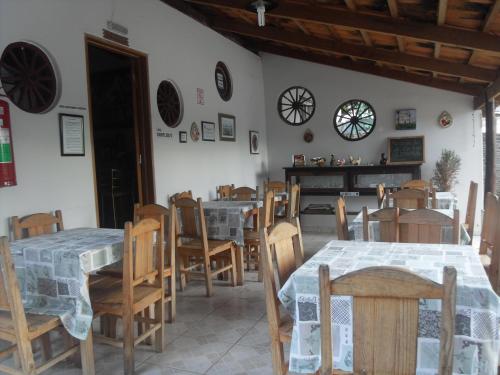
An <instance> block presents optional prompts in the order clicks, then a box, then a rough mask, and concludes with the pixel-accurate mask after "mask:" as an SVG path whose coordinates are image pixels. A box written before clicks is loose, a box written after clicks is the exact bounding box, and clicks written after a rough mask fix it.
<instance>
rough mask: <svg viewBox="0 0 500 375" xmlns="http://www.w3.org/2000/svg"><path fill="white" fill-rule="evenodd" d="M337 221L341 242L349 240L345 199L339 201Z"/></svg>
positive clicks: (336, 214) (336, 213)
mask: <svg viewBox="0 0 500 375" xmlns="http://www.w3.org/2000/svg"><path fill="white" fill-rule="evenodd" d="M335 217H336V219H337V237H338V239H339V240H344V241H347V240H349V224H348V222H347V211H346V208H345V201H344V198H338V199H337V207H336V211H335Z"/></svg>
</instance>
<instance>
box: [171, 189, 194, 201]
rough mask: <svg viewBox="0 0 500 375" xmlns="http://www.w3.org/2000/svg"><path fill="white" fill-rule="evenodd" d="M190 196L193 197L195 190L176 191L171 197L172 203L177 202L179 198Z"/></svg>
mask: <svg viewBox="0 0 500 375" xmlns="http://www.w3.org/2000/svg"><path fill="white" fill-rule="evenodd" d="M183 198H190V199H193V192H192V191H191V190H187V191H182V192H180V193H175V194H174V195H172V196H171V197H170V203H173V202H175V201H176V200H177V199H183Z"/></svg>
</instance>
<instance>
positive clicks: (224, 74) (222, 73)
mask: <svg viewBox="0 0 500 375" xmlns="http://www.w3.org/2000/svg"><path fill="white" fill-rule="evenodd" d="M215 87H217V91H218V92H219V95H220V97H221V99H222V100H224V101H225V102H227V101H228V100H229V99H231V96H233V82H232V80H231V75H230V74H229V70H228V69H227V66H226V64H224V63H223V62H222V61H219V62H218V63H217V65H216V66H215Z"/></svg>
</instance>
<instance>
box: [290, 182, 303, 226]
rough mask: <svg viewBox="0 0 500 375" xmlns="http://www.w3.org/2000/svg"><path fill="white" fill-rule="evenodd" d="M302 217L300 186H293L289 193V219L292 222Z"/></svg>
mask: <svg viewBox="0 0 500 375" xmlns="http://www.w3.org/2000/svg"><path fill="white" fill-rule="evenodd" d="M299 215H300V185H299V184H293V185H292V186H290V189H289V192H288V212H287V219H288V220H292V219H293V218H295V217H299Z"/></svg>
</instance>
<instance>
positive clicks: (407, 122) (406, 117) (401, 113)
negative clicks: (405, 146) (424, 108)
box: [396, 109, 417, 130]
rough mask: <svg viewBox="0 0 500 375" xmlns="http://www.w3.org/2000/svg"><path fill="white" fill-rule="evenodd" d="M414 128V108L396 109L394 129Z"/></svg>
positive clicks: (415, 117) (415, 122)
mask: <svg viewBox="0 0 500 375" xmlns="http://www.w3.org/2000/svg"><path fill="white" fill-rule="evenodd" d="M416 128H417V110H416V109H400V110H397V111H396V130H414V129H416Z"/></svg>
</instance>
